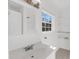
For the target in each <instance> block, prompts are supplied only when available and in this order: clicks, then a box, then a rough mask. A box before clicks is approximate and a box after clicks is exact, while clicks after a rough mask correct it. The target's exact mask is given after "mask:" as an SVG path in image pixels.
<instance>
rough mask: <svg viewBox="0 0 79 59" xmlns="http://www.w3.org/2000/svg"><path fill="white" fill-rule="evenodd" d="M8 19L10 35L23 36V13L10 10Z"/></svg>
mask: <svg viewBox="0 0 79 59" xmlns="http://www.w3.org/2000/svg"><path fill="white" fill-rule="evenodd" d="M8 17H9V18H8V34H9V35H11V36H12V35H14V36H17V35H21V19H22V16H21V13H19V12H16V11H14V10H10V9H9V16H8Z"/></svg>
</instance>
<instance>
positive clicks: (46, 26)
mask: <svg viewBox="0 0 79 59" xmlns="http://www.w3.org/2000/svg"><path fill="white" fill-rule="evenodd" d="M42 31H51V24H50V23H44V22H42Z"/></svg>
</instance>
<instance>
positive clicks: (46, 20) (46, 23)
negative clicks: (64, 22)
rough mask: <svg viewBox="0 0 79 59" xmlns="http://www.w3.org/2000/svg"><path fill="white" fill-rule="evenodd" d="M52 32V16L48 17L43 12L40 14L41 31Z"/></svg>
mask: <svg viewBox="0 0 79 59" xmlns="http://www.w3.org/2000/svg"><path fill="white" fill-rule="evenodd" d="M51 30H52V16H50V15H48V14H47V13H45V12H42V31H43V32H44V31H46V32H47V31H51Z"/></svg>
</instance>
